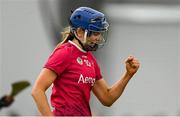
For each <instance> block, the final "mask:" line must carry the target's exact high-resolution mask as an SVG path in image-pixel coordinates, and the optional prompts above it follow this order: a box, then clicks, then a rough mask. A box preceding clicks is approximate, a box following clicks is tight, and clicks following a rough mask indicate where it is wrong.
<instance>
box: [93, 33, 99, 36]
mask: <svg viewBox="0 0 180 117" xmlns="http://www.w3.org/2000/svg"><path fill="white" fill-rule="evenodd" d="M100 34H101V33H100V32H93V35H94V36H98V35H100Z"/></svg>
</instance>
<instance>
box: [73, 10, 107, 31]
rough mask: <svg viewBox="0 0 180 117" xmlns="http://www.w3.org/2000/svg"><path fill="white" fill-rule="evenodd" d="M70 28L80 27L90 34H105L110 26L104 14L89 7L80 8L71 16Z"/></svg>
mask: <svg viewBox="0 0 180 117" xmlns="http://www.w3.org/2000/svg"><path fill="white" fill-rule="evenodd" d="M70 26H71V28H72V29H76V28H79V27H80V28H82V29H84V30H87V31H88V33H90V32H91V31H92V32H105V31H107V30H108V26H109V24H108V22H107V21H106V18H105V16H104V14H103V13H101V12H99V11H97V10H94V9H92V8H89V7H79V8H77V9H76V10H75V11H73V13H72V14H71V17H70Z"/></svg>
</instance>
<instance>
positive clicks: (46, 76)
mask: <svg viewBox="0 0 180 117" xmlns="http://www.w3.org/2000/svg"><path fill="white" fill-rule="evenodd" d="M56 77H57V76H56V74H55V73H54V72H53V71H51V70H49V69H46V68H43V69H42V71H41V73H40V74H39V76H38V78H37V80H36V82H35V84H34V86H33V89H32V96H33V98H34V100H35V102H36V105H37V107H38V109H39V111H40V113H41V114H42V115H43V116H53V113H52V112H51V109H50V106H49V104H48V100H47V97H46V94H45V92H46V90H47V89H48V88H49V87H50V86H51V84H52V83H53V81H54V80H55V79H56Z"/></svg>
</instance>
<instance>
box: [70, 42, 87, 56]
mask: <svg viewBox="0 0 180 117" xmlns="http://www.w3.org/2000/svg"><path fill="white" fill-rule="evenodd" d="M68 42H69V43H70V44H72V45H74V46H75V47H76V48H77V49H78V50H80V51H81V52H84V53H87V51H85V50H83V49H82V48H80V47H79V46H78V45H77V44H76V43H74V42H72V41H71V40H68Z"/></svg>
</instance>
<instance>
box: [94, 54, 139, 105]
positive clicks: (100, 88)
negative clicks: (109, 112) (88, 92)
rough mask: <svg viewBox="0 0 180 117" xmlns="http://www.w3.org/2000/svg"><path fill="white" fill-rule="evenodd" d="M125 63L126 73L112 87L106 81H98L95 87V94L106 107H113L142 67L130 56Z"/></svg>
mask: <svg viewBox="0 0 180 117" xmlns="http://www.w3.org/2000/svg"><path fill="white" fill-rule="evenodd" d="M125 63H126V72H125V73H124V75H123V76H122V78H121V79H120V80H119V81H117V82H116V83H115V84H114V85H113V86H112V87H109V86H108V85H107V83H106V81H105V80H104V79H101V80H98V81H96V82H95V84H94V86H93V89H92V90H93V93H94V94H95V95H96V97H97V98H98V99H99V101H100V102H101V103H102V104H103V105H104V106H108V107H109V106H111V105H112V104H113V103H114V102H115V101H116V100H117V99H118V98H119V97H120V96H121V94H122V93H123V91H124V89H125V87H126V85H127V84H128V82H129V80H130V79H131V78H132V77H133V75H134V74H135V73H136V72H137V70H138V68H139V66H140V63H139V61H138V60H137V59H136V58H134V57H133V56H129V57H128V58H127V60H126V62H125Z"/></svg>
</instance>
